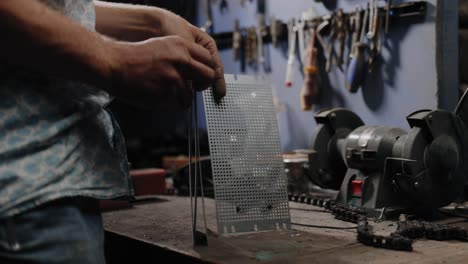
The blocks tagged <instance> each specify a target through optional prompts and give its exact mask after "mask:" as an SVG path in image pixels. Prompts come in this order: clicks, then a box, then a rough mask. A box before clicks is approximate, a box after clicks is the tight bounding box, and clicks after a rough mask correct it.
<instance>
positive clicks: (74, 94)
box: [0, 0, 133, 218]
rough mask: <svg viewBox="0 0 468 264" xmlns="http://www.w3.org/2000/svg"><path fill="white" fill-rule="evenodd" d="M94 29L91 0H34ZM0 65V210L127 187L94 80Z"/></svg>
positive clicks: (120, 147)
mask: <svg viewBox="0 0 468 264" xmlns="http://www.w3.org/2000/svg"><path fill="white" fill-rule="evenodd" d="M42 2H44V3H46V4H47V5H49V6H50V7H51V8H53V9H55V10H57V11H58V12H60V13H62V14H64V15H65V16H67V17H69V18H70V19H72V20H74V21H76V22H78V23H80V24H81V25H83V26H85V27H87V28H88V29H89V30H94V24H95V9H94V3H93V0H42ZM7 71H8V73H7V74H1V73H0V98H1V99H0V218H5V217H10V216H13V215H15V214H18V213H21V212H23V211H25V210H27V209H30V208H33V207H35V206H38V205H40V204H43V203H45V202H48V201H51V200H54V199H59V198H63V197H71V196H87V197H93V198H99V199H110V198H116V197H122V196H131V195H133V190H132V187H131V183H130V180H129V176H128V167H127V160H126V154H125V148H124V144H123V138H122V135H121V133H120V129H119V127H118V125H117V123H116V122H115V121H114V119H113V117H112V116H111V114H110V113H109V112H108V111H107V110H106V109H105V106H106V105H107V104H108V103H109V101H110V98H109V95H108V94H107V93H106V92H104V91H102V90H98V89H96V88H94V87H90V86H88V85H84V84H81V83H75V82H70V81H66V80H59V79H53V78H50V77H46V76H35V74H34V73H24V72H20V71H19V70H17V69H7Z"/></svg>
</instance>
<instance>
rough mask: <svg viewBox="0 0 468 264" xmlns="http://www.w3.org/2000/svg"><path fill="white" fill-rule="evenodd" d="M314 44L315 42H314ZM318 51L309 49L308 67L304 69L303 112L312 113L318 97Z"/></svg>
mask: <svg viewBox="0 0 468 264" xmlns="http://www.w3.org/2000/svg"><path fill="white" fill-rule="evenodd" d="M312 43H313V42H312ZM316 52H317V51H316V49H314V48H313V46H312V47H309V60H308V65H307V66H306V67H304V77H305V78H304V83H303V84H302V89H301V108H302V111H310V110H312V107H313V105H314V103H315V102H316V100H317V97H318V87H317V74H318V68H317V66H316V65H315V53H316Z"/></svg>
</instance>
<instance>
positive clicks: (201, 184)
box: [195, 93, 208, 235]
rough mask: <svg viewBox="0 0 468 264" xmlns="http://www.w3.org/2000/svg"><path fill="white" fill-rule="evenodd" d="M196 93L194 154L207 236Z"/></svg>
mask: <svg viewBox="0 0 468 264" xmlns="http://www.w3.org/2000/svg"><path fill="white" fill-rule="evenodd" d="M196 95H197V93H195V116H196V118H195V131H196V135H197V139H196V142H195V144H196V152H197V156H198V160H197V163H198V174H199V176H200V191H201V201H202V212H203V224H204V229H205V234H206V235H208V228H207V224H206V213H205V193H204V191H203V174H202V169H201V161H200V157H201V154H200V133H199V132H200V131H199V127H198V102H197V101H198V100H197V96H196Z"/></svg>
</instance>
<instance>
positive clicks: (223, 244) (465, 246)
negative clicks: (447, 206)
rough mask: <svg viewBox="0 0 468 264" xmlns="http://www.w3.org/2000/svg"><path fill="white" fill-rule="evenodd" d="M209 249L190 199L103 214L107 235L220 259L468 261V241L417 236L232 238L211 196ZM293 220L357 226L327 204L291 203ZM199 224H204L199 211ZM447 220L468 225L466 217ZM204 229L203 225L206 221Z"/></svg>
mask: <svg viewBox="0 0 468 264" xmlns="http://www.w3.org/2000/svg"><path fill="white" fill-rule="evenodd" d="M205 203H206V216H207V225H208V229H209V237H208V243H209V246H208V247H196V248H193V247H192V240H191V239H192V238H191V227H190V222H191V216H190V199H189V198H188V197H177V196H152V197H146V198H145V199H140V201H138V202H135V203H133V207H132V208H130V209H123V210H118V211H112V212H106V213H104V214H103V222H104V228H105V230H106V232H107V233H111V234H114V235H118V236H121V237H125V238H129V239H132V240H137V241H139V242H141V243H145V244H147V245H151V246H153V247H154V248H158V249H160V250H165V251H170V252H172V253H174V252H175V253H177V254H180V255H183V256H185V257H188V258H191V259H192V260H193V261H194V262H196V261H198V260H200V261H201V262H215V263H258V262H259V261H260V262H265V263H334V264H336V263H359V264H361V263H392V264H393V263H467V262H468V243H467V242H459V241H448V242H445V241H432V240H417V241H415V242H414V244H413V248H414V251H413V252H400V251H392V250H386V249H378V248H373V247H368V246H364V245H362V244H360V243H358V242H357V241H356V230H355V229H349V230H333V229H319V228H310V227H301V226H296V225H293V230H289V231H269V232H258V233H248V234H239V235H230V236H219V235H217V234H216V230H217V229H216V220H215V219H216V218H215V204H214V200H212V199H206V200H205ZM290 207H291V221H292V222H293V223H301V224H311V225H327V226H337V227H353V226H355V225H354V224H352V223H346V222H343V221H339V220H335V219H334V218H333V216H332V215H331V214H330V213H328V212H326V211H325V210H324V209H323V208H320V207H315V206H311V205H304V204H298V203H290ZM198 219H199V220H198V221H199V223H202V221H203V220H202V218H201V213H199V218H198ZM441 222H442V223H450V224H452V223H453V224H456V225H461V226H466V227H468V222H467V221H466V220H465V219H463V218H447V219H445V220H441ZM371 225H373V226H374V227H375V232H376V233H377V234H381V235H387V234H389V233H391V232H393V231H394V230H395V228H396V223H395V222H391V221H383V222H379V223H374V222H371ZM200 227H201V225H200Z"/></svg>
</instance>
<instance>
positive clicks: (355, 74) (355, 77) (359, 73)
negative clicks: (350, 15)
mask: <svg viewBox="0 0 468 264" xmlns="http://www.w3.org/2000/svg"><path fill="white" fill-rule="evenodd" d="M356 12H357V13H356V20H355V23H356V24H355V31H354V33H353V36H356V35H357V36H359V31H360V33H361V36H360V40H359V42H355V43H353V46H352V52H351V54H350V55H351V56H350V57H351V60H350V62H349V65H348V70H347V73H346V88H347V89H348V91H350V92H352V93H355V92H356V91H357V90H358V89H359V87H360V86H361V85H362V84H363V83H364V80H365V78H366V73H367V59H366V52H367V44H366V42H365V33H366V28H367V20H368V14H369V9H366V10H365V11H364V18H363V19H362V26H361V25H360V24H361V20H360V16H361V11H360V10H358V11H356Z"/></svg>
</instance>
